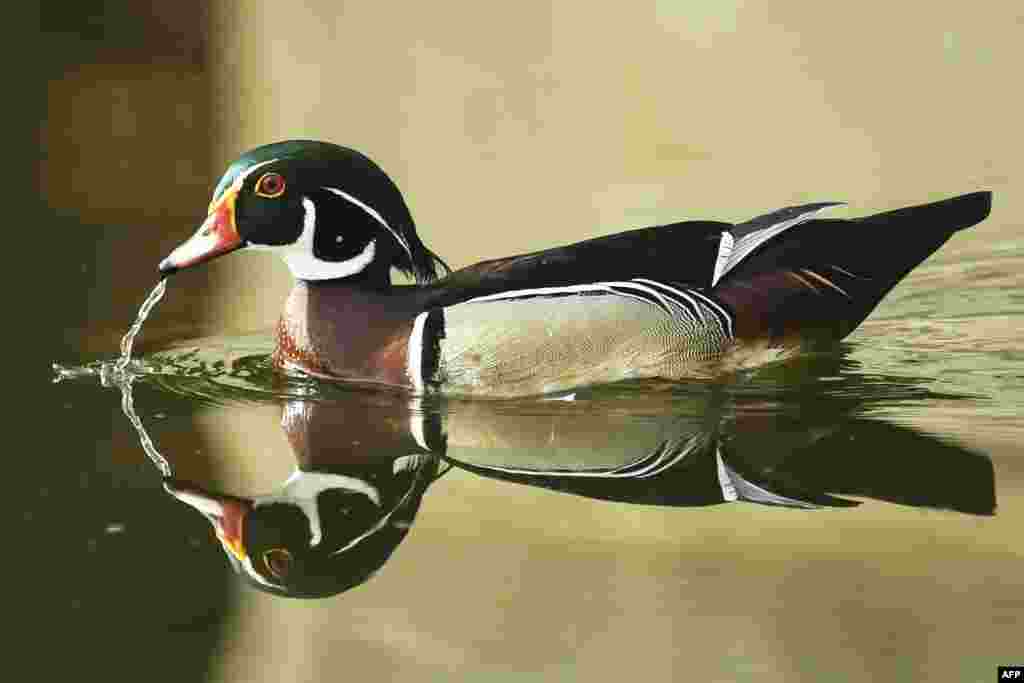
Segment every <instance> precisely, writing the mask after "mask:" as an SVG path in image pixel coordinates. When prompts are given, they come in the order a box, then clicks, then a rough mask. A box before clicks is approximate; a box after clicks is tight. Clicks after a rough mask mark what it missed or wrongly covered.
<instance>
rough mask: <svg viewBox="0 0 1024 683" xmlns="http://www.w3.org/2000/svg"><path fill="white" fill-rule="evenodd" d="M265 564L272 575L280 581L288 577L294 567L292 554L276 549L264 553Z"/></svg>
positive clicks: (282, 549)
mask: <svg viewBox="0 0 1024 683" xmlns="http://www.w3.org/2000/svg"><path fill="white" fill-rule="evenodd" d="M263 564H265V565H266V566H267V569H268V570H269V571H270V573H271V574H273V575H274V576H276V577H277V578H279V579H283V578H285V577H286V576H288V571H289V570H290V569H291V567H292V554H291V553H290V552H288V551H287V550H285V549H284V548H274V549H272V550H268V551H267V552H265V553H263Z"/></svg>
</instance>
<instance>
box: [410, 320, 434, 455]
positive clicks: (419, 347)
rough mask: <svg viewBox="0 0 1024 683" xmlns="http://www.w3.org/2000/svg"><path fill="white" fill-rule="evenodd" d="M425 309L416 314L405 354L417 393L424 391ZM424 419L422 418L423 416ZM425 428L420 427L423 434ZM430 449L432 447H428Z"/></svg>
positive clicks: (422, 443) (421, 442) (420, 442)
mask: <svg viewBox="0 0 1024 683" xmlns="http://www.w3.org/2000/svg"><path fill="white" fill-rule="evenodd" d="M428 313H429V311H424V312H423V313H420V314H419V315H418V316H416V320H415V321H413V324H412V333H410V334H409V344H408V348H407V349H406V355H405V371H406V373H407V374H408V375H409V380H410V381H411V382H412V387H413V389H414V390H415V391H416V393H417V394H422V393H423V326H424V324H425V323H426V322H427V314H428ZM421 419H422V418H421ZM422 432H423V428H422V425H421V427H420V433H421V434H422ZM416 441H417V442H419V444H420V445H421V446H423V447H424V448H427V447H426V445H425V444H424V442H423V441H421V440H420V439H416ZM427 450H430V449H427Z"/></svg>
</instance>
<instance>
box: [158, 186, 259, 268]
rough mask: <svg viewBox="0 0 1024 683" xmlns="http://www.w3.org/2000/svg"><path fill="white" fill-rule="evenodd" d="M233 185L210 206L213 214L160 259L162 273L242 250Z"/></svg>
mask: <svg viewBox="0 0 1024 683" xmlns="http://www.w3.org/2000/svg"><path fill="white" fill-rule="evenodd" d="M237 196H238V191H237V190H235V189H234V188H231V189H229V190H228V191H227V192H225V193H224V196H223V197H221V198H220V200H219V201H218V202H217V203H216V204H214V205H213V206H212V207H211V208H210V213H209V215H208V216H207V217H206V220H205V221H203V224H202V225H200V226H199V229H198V230H196V233H195V234H194V235H192V237H190V238H188V240H186V241H185V242H184V243H182V244H181V245H180V246H179V247H178V248H177V249H175V250H174V251H172V252H171V253H170V255H169V256H168V257H167V258H165V259H164V260H163V261H161V262H160V273H161V274H162V275H164V276H165V277H166V276H167V275H170V274H172V273H175V272H177V271H179V270H181V269H183V268H188V267H190V266H195V265H198V264H200V263H206V262H207V261H209V260H211V259H214V258H216V257H218V256H221V255H223V254H227V253H229V252H232V251H235V250H236V249H241V248H242V246H243V243H242V238H241V237H240V236H239V234H238V227H237V225H236V224H235V198H236V197H237Z"/></svg>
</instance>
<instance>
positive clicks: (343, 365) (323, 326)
mask: <svg viewBox="0 0 1024 683" xmlns="http://www.w3.org/2000/svg"><path fill="white" fill-rule="evenodd" d="M395 304H396V301H395V299H394V297H393V296H390V295H389V294H388V293H377V292H365V291H361V290H359V289H355V288H342V287H337V286H324V285H317V284H310V283H305V282H300V283H298V284H296V286H295V287H294V289H292V292H291V294H290V295H289V296H288V300H287V301H286V302H285V307H284V312H283V313H282V315H281V320H280V322H279V323H278V330H277V348H276V350H275V352H274V361H275V363H277V364H278V365H284V366H290V367H294V368H298V369H300V370H302V371H304V372H308V373H309V374H312V375H316V376H321V377H329V378H336V379H348V380H352V381H359V382H373V383H383V384H392V385H396V386H409V385H410V382H409V377H408V374H407V370H406V365H407V347H408V339H409V333H410V332H411V331H412V325H413V317H414V311H406V310H404V309H405V308H406V307H404V306H396V305H395Z"/></svg>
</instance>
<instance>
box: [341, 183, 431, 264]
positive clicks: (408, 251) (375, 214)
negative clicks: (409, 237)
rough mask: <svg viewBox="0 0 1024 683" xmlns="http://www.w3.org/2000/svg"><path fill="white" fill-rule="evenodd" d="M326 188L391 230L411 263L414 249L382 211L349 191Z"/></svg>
mask: <svg viewBox="0 0 1024 683" xmlns="http://www.w3.org/2000/svg"><path fill="white" fill-rule="evenodd" d="M324 189H325V190H327V191H328V192H332V193H334V194H336V195H338V196H339V197H341V198H342V199H344V200H346V201H348V202H350V203H352V204H355V205H356V206H358V207H359V208H360V209H362V210H363V211H365V212H366V213H368V214H370V216H371V217H372V218H373V219H374V220H375V221H377V222H378V223H380V224H381V226H383V227H384V229H385V230H387V231H388V232H390V233H391V234H392V235H393V236H394V238H395V240H396V241H397V242H398V244H399V246H401V247H402V249H404V250H405V253H406V254H407V255H408V256H409V262H410V263H411V262H412V250H411V249H410V248H409V243H408V242H406V241H405V238H404V237H402V235H401V234H400V233H399V232H398V231H397V230H395V229H394V228H392V227H391V226H390V225H388V222H387V221H386V220H384V216H381V215H380V213H378V212H377V210H376V209H374V208H373V207H372V206H370V205H369V204H366V203H364V202H362V201H360V200H359V199H356V198H355V197H353V196H352V195H350V194H349V193H348V192H343V191H342V190H339V189H338V188H336V187H326V186H325V187H324Z"/></svg>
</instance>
